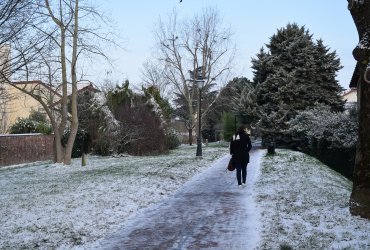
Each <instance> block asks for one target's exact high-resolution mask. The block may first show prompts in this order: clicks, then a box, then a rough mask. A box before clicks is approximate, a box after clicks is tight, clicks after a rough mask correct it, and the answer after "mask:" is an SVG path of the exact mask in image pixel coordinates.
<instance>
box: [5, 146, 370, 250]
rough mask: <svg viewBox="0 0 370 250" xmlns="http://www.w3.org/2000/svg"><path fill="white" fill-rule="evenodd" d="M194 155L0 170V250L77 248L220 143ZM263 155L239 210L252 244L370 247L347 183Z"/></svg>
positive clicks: (367, 226) (170, 189) (306, 160)
mask: <svg viewBox="0 0 370 250" xmlns="http://www.w3.org/2000/svg"><path fill="white" fill-rule="evenodd" d="M203 152H204V153H203V155H204V158H203V159H196V158H195V157H194V155H195V146H193V147H189V146H184V147H181V148H179V149H177V150H175V151H173V152H171V153H170V154H169V155H166V156H157V157H131V156H128V157H120V158H114V157H105V158H104V157H89V158H88V166H86V167H81V166H80V159H76V160H75V161H73V165H72V166H70V167H65V166H63V165H58V164H50V163H49V164H47V163H38V164H29V165H25V166H16V167H9V168H3V169H0V189H1V193H0V204H1V205H0V249H21V248H27V249H33V248H39V249H71V248H74V247H78V246H80V247H81V248H82V249H83V245H90V244H91V243H93V242H95V241H97V240H100V239H102V238H105V237H106V236H107V235H110V234H111V233H113V232H115V231H116V230H117V229H118V228H119V227H120V225H122V224H123V223H124V222H125V221H127V219H128V218H129V217H130V216H135V214H137V213H140V212H141V211H143V208H145V207H148V206H150V205H152V204H155V203H158V202H159V201H161V200H162V199H164V198H165V197H167V196H168V195H170V194H173V193H174V192H175V191H176V190H177V189H178V188H179V187H180V186H181V185H182V184H184V183H185V182H186V181H187V180H189V179H190V178H191V177H192V176H193V175H195V174H197V173H199V172H201V171H203V170H205V169H206V168H207V167H208V166H210V165H211V162H212V161H214V160H215V159H217V158H220V157H222V156H224V155H225V154H227V153H228V148H227V147H220V146H217V145H213V146H209V147H206V148H204V151H203ZM262 156H263V159H262V161H261V166H260V169H258V170H257V171H252V172H249V176H248V178H252V179H255V181H254V183H251V182H248V186H247V190H246V192H248V193H250V197H253V198H251V199H250V200H247V203H248V204H246V206H247V207H248V209H250V210H251V209H255V211H250V212H251V213H252V214H251V215H253V213H254V215H253V216H250V218H254V220H250V221H248V222H249V223H252V224H253V225H251V226H250V227H249V229H247V230H249V231H251V230H252V231H253V232H246V235H255V239H254V240H256V239H259V242H256V244H257V245H258V247H257V249H370V238H369V235H370V221H368V220H364V219H361V218H358V217H352V216H351V215H350V213H349V208H348V205H349V196H350V191H351V187H352V184H351V182H350V181H348V180H347V179H345V178H344V177H342V176H340V175H339V174H337V173H336V172H334V171H332V170H330V169H329V168H327V167H326V166H324V165H323V164H322V163H320V162H319V161H317V160H315V159H314V158H312V157H309V156H307V155H304V154H302V153H299V152H292V151H288V150H277V154H276V155H275V156H264V154H262ZM229 174H234V173H229ZM250 174H252V175H253V176H252V175H250ZM252 184H253V185H254V186H252ZM258 233H259V234H260V235H256V234H258ZM246 240H248V239H246Z"/></svg>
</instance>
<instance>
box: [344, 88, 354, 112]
mask: <svg viewBox="0 0 370 250" xmlns="http://www.w3.org/2000/svg"><path fill="white" fill-rule="evenodd" d="M342 100H343V101H346V104H345V108H350V107H353V106H356V105H357V88H350V89H349V90H346V91H345V92H344V93H343V94H342Z"/></svg>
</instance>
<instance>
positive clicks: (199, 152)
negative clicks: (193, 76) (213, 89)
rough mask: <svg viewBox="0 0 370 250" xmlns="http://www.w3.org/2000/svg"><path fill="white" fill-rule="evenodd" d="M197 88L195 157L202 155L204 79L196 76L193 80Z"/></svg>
mask: <svg viewBox="0 0 370 250" xmlns="http://www.w3.org/2000/svg"><path fill="white" fill-rule="evenodd" d="M195 82H196V84H197V87H198V90H199V101H198V138H197V154H196V156H197V157H202V114H201V111H202V109H201V106H202V89H203V85H204V80H203V79H202V78H201V77H198V79H197V80H195Z"/></svg>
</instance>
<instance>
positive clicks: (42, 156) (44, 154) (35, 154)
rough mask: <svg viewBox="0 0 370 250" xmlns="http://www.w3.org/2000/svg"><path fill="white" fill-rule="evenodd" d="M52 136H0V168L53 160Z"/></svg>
mask: <svg viewBox="0 0 370 250" xmlns="http://www.w3.org/2000/svg"><path fill="white" fill-rule="evenodd" d="M53 140H54V135H42V134H20V135H0V166H8V165H14V164H21V163H29V162H35V161H46V160H53Z"/></svg>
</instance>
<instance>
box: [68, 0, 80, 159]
mask: <svg viewBox="0 0 370 250" xmlns="http://www.w3.org/2000/svg"><path fill="white" fill-rule="evenodd" d="M78 28H79V27H78V0H76V3H75V10H74V30H73V45H72V46H73V47H72V62H71V77H72V95H71V109H72V113H71V115H72V121H71V132H70V134H69V137H68V142H67V146H66V150H65V157H64V164H66V165H70V164H71V156H72V149H73V144H74V141H75V138H76V134H77V130H78V116H77V72H76V64H77V49H78V46H77V45H78V44H77V40H78Z"/></svg>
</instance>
